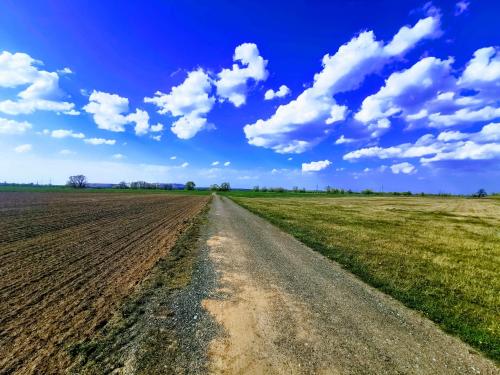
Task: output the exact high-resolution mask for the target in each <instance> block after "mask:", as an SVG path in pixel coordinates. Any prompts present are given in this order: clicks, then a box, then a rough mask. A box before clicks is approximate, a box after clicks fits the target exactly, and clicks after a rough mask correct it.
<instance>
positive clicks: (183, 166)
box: [181, 162, 189, 168]
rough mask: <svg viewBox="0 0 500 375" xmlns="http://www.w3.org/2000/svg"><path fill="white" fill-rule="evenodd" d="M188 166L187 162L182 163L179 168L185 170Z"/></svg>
mask: <svg viewBox="0 0 500 375" xmlns="http://www.w3.org/2000/svg"><path fill="white" fill-rule="evenodd" d="M188 166H189V163H188V162H184V163H182V164H181V168H186V167H188Z"/></svg>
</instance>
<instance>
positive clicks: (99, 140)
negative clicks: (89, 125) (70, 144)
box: [83, 138, 116, 146]
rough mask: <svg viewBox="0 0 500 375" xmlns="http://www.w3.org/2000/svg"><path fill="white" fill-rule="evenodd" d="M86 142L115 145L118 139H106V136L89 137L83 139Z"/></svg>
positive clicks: (95, 144) (96, 144)
mask: <svg viewBox="0 0 500 375" xmlns="http://www.w3.org/2000/svg"><path fill="white" fill-rule="evenodd" d="M83 141H84V142H85V143H87V144H89V145H94V146H98V145H110V146H112V145H114V144H115V143H116V140H114V139H104V138H87V139H84V140H83Z"/></svg>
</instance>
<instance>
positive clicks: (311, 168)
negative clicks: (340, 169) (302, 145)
mask: <svg viewBox="0 0 500 375" xmlns="http://www.w3.org/2000/svg"><path fill="white" fill-rule="evenodd" d="M331 164H332V163H331V161H330V160H320V161H312V162H310V163H302V172H318V171H321V170H323V169H325V168H327V167H328V166H329V165H331Z"/></svg>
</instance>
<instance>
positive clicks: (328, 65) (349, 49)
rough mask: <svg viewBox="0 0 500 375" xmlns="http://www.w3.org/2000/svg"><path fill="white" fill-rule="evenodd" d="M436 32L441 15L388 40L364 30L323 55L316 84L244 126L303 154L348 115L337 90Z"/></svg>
mask: <svg viewBox="0 0 500 375" xmlns="http://www.w3.org/2000/svg"><path fill="white" fill-rule="evenodd" d="M438 32H439V17H438V16H434V17H432V16H431V17H427V18H425V19H422V20H420V21H418V22H417V24H415V25H414V26H413V27H408V26H404V27H402V28H401V29H400V30H399V32H398V33H397V34H396V35H395V36H394V37H393V39H392V40H391V41H390V42H389V43H387V44H384V43H383V42H382V41H378V40H376V39H375V35H374V33H373V31H365V32H362V33H360V34H359V35H357V36H356V37H354V38H352V39H351V40H350V41H349V42H348V43H346V44H344V45H342V46H341V47H340V48H339V49H338V51H337V52H336V53H335V54H334V55H329V54H327V55H325V56H324V57H323V61H322V63H323V64H322V65H323V69H322V70H321V71H320V72H319V73H317V74H316V75H315V76H314V82H313V85H312V87H310V88H308V89H306V90H304V91H303V92H302V93H301V94H300V95H299V96H298V97H297V98H296V99H294V100H292V101H290V102H289V103H288V104H284V105H281V106H279V107H278V109H277V110H276V112H275V113H274V114H273V115H272V116H271V117H270V118H268V119H267V120H263V119H260V120H258V121H256V122H255V123H253V124H248V125H246V126H245V127H244V131H245V135H246V137H247V139H248V143H250V144H252V145H254V146H259V147H265V148H270V149H272V150H274V151H276V152H278V153H302V152H304V151H306V150H308V149H310V148H312V147H313V146H314V145H316V144H317V143H318V142H320V141H321V140H322V139H323V138H324V137H325V135H326V134H328V132H329V130H330V127H329V125H331V124H333V123H334V122H338V121H342V120H344V119H345V116H346V114H347V107H346V106H342V105H338V104H337V103H336V101H335V99H334V98H333V96H334V95H335V94H337V93H341V92H346V91H351V90H354V89H357V88H358V87H359V85H360V84H361V83H362V81H363V80H364V78H365V77H366V76H367V75H369V74H372V73H374V72H377V71H378V70H380V69H381V68H382V67H383V66H384V65H386V64H387V63H389V62H390V61H391V60H392V59H394V58H395V57H397V56H401V55H402V54H404V53H405V52H406V51H408V50H409V49H410V48H412V47H413V46H414V45H415V44H416V43H417V42H419V41H420V40H422V39H425V38H432V37H435V36H436V35H437V34H438Z"/></svg>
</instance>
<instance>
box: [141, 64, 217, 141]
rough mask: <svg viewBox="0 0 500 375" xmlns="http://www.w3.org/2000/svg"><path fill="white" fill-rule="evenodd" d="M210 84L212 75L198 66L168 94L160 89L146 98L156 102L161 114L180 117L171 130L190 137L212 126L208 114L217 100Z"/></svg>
mask: <svg viewBox="0 0 500 375" xmlns="http://www.w3.org/2000/svg"><path fill="white" fill-rule="evenodd" d="M211 87H212V84H211V79H210V77H209V75H208V74H207V73H205V72H204V71H203V69H198V70H195V71H192V72H189V73H188V76H187V78H186V79H185V80H184V82H183V83H181V84H180V85H179V86H175V87H172V90H171V91H170V93H169V94H164V93H162V92H161V91H157V92H156V93H155V96H154V97H151V98H145V99H144V101H145V102H146V103H153V104H155V105H156V106H157V107H158V108H159V110H158V113H160V114H167V113H170V114H171V115H172V116H174V117H179V118H178V119H177V120H176V121H175V122H174V123H173V124H172V127H171V130H172V132H173V133H174V134H175V135H176V136H177V137H179V138H181V139H190V138H192V137H194V136H195V135H196V134H197V133H198V132H199V131H201V130H203V129H206V128H208V127H209V126H208V123H207V119H206V115H207V113H208V112H210V110H211V109H212V107H213V105H214V102H215V98H214V97H213V96H211V95H210V91H211Z"/></svg>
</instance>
